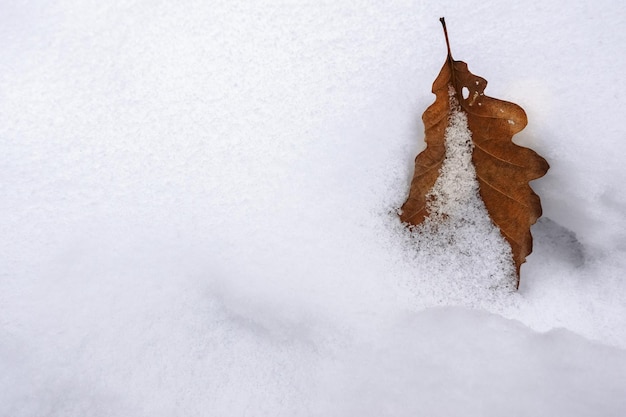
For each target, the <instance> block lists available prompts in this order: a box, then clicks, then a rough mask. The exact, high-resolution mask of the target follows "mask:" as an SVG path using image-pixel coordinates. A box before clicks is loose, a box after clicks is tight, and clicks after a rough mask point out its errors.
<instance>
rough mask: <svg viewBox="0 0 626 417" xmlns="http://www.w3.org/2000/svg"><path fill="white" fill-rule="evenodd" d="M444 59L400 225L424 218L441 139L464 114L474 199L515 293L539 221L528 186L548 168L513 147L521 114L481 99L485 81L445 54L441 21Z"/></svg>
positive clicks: (441, 153)
mask: <svg viewBox="0 0 626 417" xmlns="http://www.w3.org/2000/svg"><path fill="white" fill-rule="evenodd" d="M440 20H441V23H442V25H443V29H444V34H445V38H446V44H447V47H448V56H447V59H446V62H445V64H444V65H443V68H442V69H441V71H440V73H439V75H438V76H437V78H436V79H435V81H434V83H433V88H432V92H433V93H434V94H435V96H436V99H435V102H434V103H433V104H432V105H431V106H430V107H428V109H426V111H425V112H424V114H423V116H422V119H423V121H424V127H425V142H426V149H425V150H424V151H422V152H421V153H420V154H419V155H417V157H416V158H415V172H414V176H413V180H412V182H411V188H410V192H409V196H408V199H407V200H406V202H405V203H404V205H403V206H402V208H401V214H400V219H401V220H402V221H403V222H405V223H408V224H409V225H412V226H417V225H420V224H421V223H423V222H424V220H425V219H426V218H427V217H428V216H429V214H430V212H429V208H430V207H431V205H432V204H431V203H432V202H431V201H429V200H431V199H432V198H433V197H432V194H429V193H430V191H431V190H432V189H433V186H434V185H435V182H436V180H437V178H438V177H439V175H440V169H441V167H442V164H443V161H444V159H445V158H446V142H445V138H444V136H445V133H446V128H447V127H448V124H449V123H450V118H451V117H452V114H453V111H455V108H457V109H458V110H459V111H462V112H464V113H465V115H466V117H467V126H468V128H469V131H470V132H471V141H472V158H471V159H472V164H473V165H474V167H475V170H476V179H477V180H478V184H479V195H480V198H481V199H482V200H483V202H484V204H485V207H486V209H487V212H488V213H489V217H490V218H491V220H492V222H493V223H494V224H495V225H496V226H497V227H498V228H499V229H500V232H501V234H502V236H503V237H504V238H505V239H506V241H507V242H508V243H509V245H510V246H511V251H512V255H513V263H514V265H515V270H516V278H517V286H518V287H519V277H520V267H521V265H522V263H524V262H525V260H526V256H527V255H528V254H530V253H531V251H532V236H531V233H530V226H531V225H532V224H534V223H535V222H536V221H537V219H538V218H539V217H540V216H541V202H540V200H539V196H537V194H535V192H534V191H533V190H532V188H531V187H530V185H529V184H528V182H529V181H531V180H534V179H537V178H540V177H542V176H543V175H545V174H546V172H547V171H548V168H549V165H548V163H547V162H546V160H545V159H543V158H542V157H541V156H539V155H538V154H537V153H536V152H534V151H533V150H531V149H528V148H525V147H522V146H518V145H516V144H514V143H513V141H512V137H513V135H515V134H516V133H518V132H519V131H521V130H522V129H523V128H524V127H525V126H526V124H527V118H526V113H525V112H524V110H523V109H522V108H521V107H519V106H518V105H516V104H514V103H510V102H507V101H503V100H498V99H495V98H492V97H488V96H486V95H485V94H484V90H485V87H486V86H487V81H486V80H485V79H484V78H481V77H479V76H476V75H474V74H472V73H471V72H470V71H469V70H468V67H467V64H466V63H465V62H462V61H455V60H454V59H453V58H452V54H451V52H450V43H449V40H448V33H447V29H446V25H445V21H444V19H443V18H441V19H440Z"/></svg>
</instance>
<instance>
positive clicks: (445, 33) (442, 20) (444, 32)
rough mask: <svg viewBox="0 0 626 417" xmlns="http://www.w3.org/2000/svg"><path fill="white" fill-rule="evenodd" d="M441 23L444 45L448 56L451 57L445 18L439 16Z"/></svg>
mask: <svg viewBox="0 0 626 417" xmlns="http://www.w3.org/2000/svg"><path fill="white" fill-rule="evenodd" d="M439 21H440V22H441V25H442V26H443V34H444V35H446V46H447V47H448V58H452V52H451V51H450V40H449V39H448V29H447V28H446V19H445V18H443V17H440V18H439Z"/></svg>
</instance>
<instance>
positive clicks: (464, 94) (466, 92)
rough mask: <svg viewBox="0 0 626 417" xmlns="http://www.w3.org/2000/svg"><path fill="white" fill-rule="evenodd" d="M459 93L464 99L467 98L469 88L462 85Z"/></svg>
mask: <svg viewBox="0 0 626 417" xmlns="http://www.w3.org/2000/svg"><path fill="white" fill-rule="evenodd" d="M461 94H462V95H463V98H464V99H467V98H468V97H469V89H468V88H467V87H463V89H462V90H461Z"/></svg>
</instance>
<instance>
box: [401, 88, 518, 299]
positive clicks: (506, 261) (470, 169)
mask: <svg viewBox="0 0 626 417" xmlns="http://www.w3.org/2000/svg"><path fill="white" fill-rule="evenodd" d="M449 98H450V109H451V112H450V115H449V117H448V125H447V127H446V130H445V133H444V143H445V147H446V156H445V158H444V160H443V163H442V165H441V168H440V170H439V177H438V178H437V180H436V181H435V185H434V186H433V188H432V190H430V191H429V192H428V194H427V195H426V199H427V204H426V207H427V211H428V216H427V217H426V219H425V220H424V222H423V223H422V224H420V225H419V226H417V227H414V228H413V230H412V237H411V238H412V242H411V244H412V245H413V246H414V247H415V248H416V250H417V253H416V255H415V256H416V258H419V260H418V259H416V260H415V262H417V263H431V264H433V266H434V265H440V267H441V268H442V270H441V271H440V273H436V275H439V276H441V277H446V278H444V279H448V280H449V285H452V286H454V287H456V292H457V294H458V295H459V296H464V294H468V293H469V294H472V297H473V298H474V300H475V301H479V300H480V301H482V300H486V299H488V300H490V301H492V298H493V297H494V296H496V295H501V294H502V291H505V290H508V291H513V290H514V289H515V287H516V277H515V266H514V264H513V255H512V253H511V247H510V246H509V244H508V243H507V242H506V241H505V239H504V237H502V235H501V234H500V229H499V228H498V227H497V226H496V225H494V224H493V222H492V221H491V218H490V217H489V214H488V213H487V208H486V207H485V204H484V203H483V201H482V199H481V198H480V196H479V194H478V187H479V185H478V180H477V179H476V170H475V168H474V164H473V162H472V152H473V149H474V145H473V142H472V132H471V131H470V130H469V126H468V124H467V115H466V114H465V112H463V110H462V109H461V107H460V105H459V103H458V101H457V99H456V92H455V90H454V87H452V86H450V87H449ZM455 271H456V272H455ZM479 292H480V293H481V294H479ZM448 297H450V295H449V296H448Z"/></svg>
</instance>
